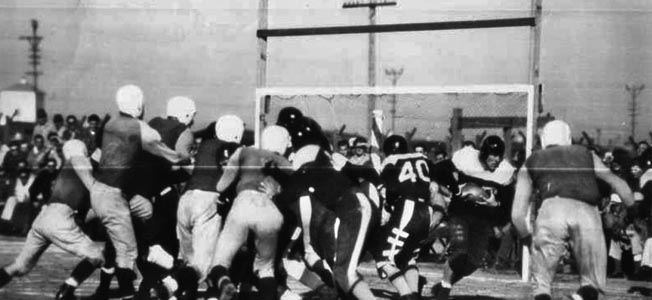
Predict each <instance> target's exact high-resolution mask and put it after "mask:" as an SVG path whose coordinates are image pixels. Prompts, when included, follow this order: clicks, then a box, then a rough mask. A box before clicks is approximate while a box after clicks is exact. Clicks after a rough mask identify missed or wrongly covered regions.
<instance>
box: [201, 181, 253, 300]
mask: <svg viewBox="0 0 652 300" xmlns="http://www.w3.org/2000/svg"><path fill="white" fill-rule="evenodd" d="M246 195H247V194H246V193H240V194H239V195H238V196H237V197H236V198H235V200H234V201H233V207H231V211H230V212H229V214H228V215H227V217H226V222H225V223H224V229H223V230H222V232H221V233H220V236H219V238H218V241H217V248H216V249H215V256H214V258H213V261H212V264H213V266H214V267H212V268H211V270H210V272H209V274H208V277H207V278H206V280H207V282H208V283H209V289H208V291H206V294H207V299H212V298H219V299H220V300H231V299H233V297H235V293H236V289H235V285H234V284H233V282H232V281H231V278H230V277H229V271H228V270H229V268H230V267H231V263H232V261H233V257H234V256H235V255H236V253H237V252H238V250H239V249H240V247H242V245H243V244H244V243H245V242H246V241H247V237H248V233H249V223H248V221H247V220H248V219H249V218H250V217H251V215H250V211H249V210H250V209H251V205H248V203H247V202H248V201H247V200H248V199H246ZM218 295H219V297H217V296H218Z"/></svg>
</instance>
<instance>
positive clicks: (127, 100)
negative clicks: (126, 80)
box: [115, 84, 143, 118]
mask: <svg viewBox="0 0 652 300" xmlns="http://www.w3.org/2000/svg"><path fill="white" fill-rule="evenodd" d="M115 101H116V103H118V110H120V112H122V113H125V114H128V115H130V116H132V117H134V118H139V117H140V116H141V115H142V114H143V91H142V90H141V89H140V88H139V87H137V86H135V85H133V84H128V85H125V86H122V87H120V88H119V89H118V91H117V92H116V93H115Z"/></svg>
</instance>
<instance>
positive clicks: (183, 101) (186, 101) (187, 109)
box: [167, 96, 197, 125]
mask: <svg viewBox="0 0 652 300" xmlns="http://www.w3.org/2000/svg"><path fill="white" fill-rule="evenodd" d="M196 112H197V109H196V107H195V101H192V99H190V98H188V97H183V96H177V97H172V98H170V100H168V106H167V115H168V117H175V118H177V120H179V122H181V123H183V124H186V125H188V124H190V123H191V122H192V119H193V118H194V117H195V113H196Z"/></svg>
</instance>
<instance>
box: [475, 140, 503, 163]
mask: <svg viewBox="0 0 652 300" xmlns="http://www.w3.org/2000/svg"><path fill="white" fill-rule="evenodd" d="M489 155H496V156H500V157H503V155H505V142H503V139H501V138H500V137H499V136H497V135H490V136H488V137H487V138H485V139H484V141H482V146H480V160H482V161H484V160H486V159H487V157H489Z"/></svg>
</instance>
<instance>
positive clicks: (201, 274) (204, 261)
mask: <svg viewBox="0 0 652 300" xmlns="http://www.w3.org/2000/svg"><path fill="white" fill-rule="evenodd" d="M194 197H195V203H194V205H193V207H192V208H191V215H192V218H191V220H192V225H191V228H192V234H191V235H192V242H191V243H192V256H191V257H190V260H189V261H188V264H189V265H191V266H192V267H193V268H195V270H196V271H197V277H198V278H199V280H200V281H201V280H203V279H204V278H206V275H207V274H208V271H209V269H210V268H211V266H213V264H212V262H213V259H214V255H215V254H216V252H215V251H216V248H215V247H216V244H217V241H218V240H219V236H220V230H221V225H222V218H221V217H220V215H219V214H218V213H217V194H216V193H208V192H202V191H195V196H194Z"/></svg>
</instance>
